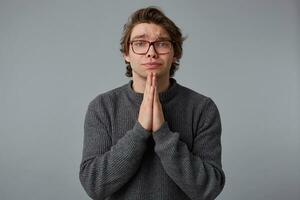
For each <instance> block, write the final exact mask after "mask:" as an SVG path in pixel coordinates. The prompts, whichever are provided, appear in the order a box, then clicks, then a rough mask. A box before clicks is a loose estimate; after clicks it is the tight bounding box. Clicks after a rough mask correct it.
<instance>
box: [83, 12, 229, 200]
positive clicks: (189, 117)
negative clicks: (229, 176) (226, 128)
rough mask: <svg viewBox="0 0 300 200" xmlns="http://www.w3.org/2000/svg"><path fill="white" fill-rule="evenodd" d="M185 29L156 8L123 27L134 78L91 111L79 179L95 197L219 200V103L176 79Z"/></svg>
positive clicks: (222, 180) (98, 99) (124, 46)
mask: <svg viewBox="0 0 300 200" xmlns="http://www.w3.org/2000/svg"><path fill="white" fill-rule="evenodd" d="M182 41H183V38H182V35H181V32H180V29H179V28H178V27H177V26H176V25H175V24H174V23H173V22H172V21H171V20H170V19H169V18H168V17H166V16H165V15H164V14H163V13H162V11H160V10H159V9H157V8H155V7H148V8H144V9H140V10H137V11H136V12H135V13H133V14H132V16H131V18H130V19H129V21H128V22H127V24H126V25H125V26H124V31H123V37H122V39H121V52H122V53H123V55H124V59H125V62H126V63H127V64H128V65H127V73H126V75H127V76H129V77H131V76H132V80H131V81H130V82H129V83H128V84H126V85H124V86H121V87H119V88H116V89H114V90H111V91H109V92H106V93H104V94H101V95H99V96H98V97H96V98H95V99H94V100H93V101H92V102H91V103H90V104H89V107H88V110H87V113H86V118H85V127H84V128H85V134H84V145H83V158H82V163H81V166H80V181H81V184H82V186H83V187H84V189H85V191H86V192H87V194H88V195H89V196H90V197H91V198H93V199H128V200H135V199H141V200H160V199H162V200H165V199H170V200H177V199H178V200H185V199H192V200H196V199H197V200H201V199H215V198H216V196H217V195H218V194H219V193H220V192H221V191H222V189H223V186H224V183H225V176H224V173H223V171H222V165H221V141H220V137H221V122H220V116H219V112H218V109H217V107H216V105H215V104H214V102H213V101H212V100H211V99H210V98H208V97H205V96H203V95H201V94H198V93H196V92H194V91H192V90H190V89H188V88H185V87H183V86H181V85H179V84H178V83H177V82H176V80H175V79H173V78H171V77H172V76H173V75H174V72H175V71H176V69H177V67H178V64H179V60H180V58H181V55H182Z"/></svg>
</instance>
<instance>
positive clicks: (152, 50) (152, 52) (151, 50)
mask: <svg viewBox="0 0 300 200" xmlns="http://www.w3.org/2000/svg"><path fill="white" fill-rule="evenodd" d="M146 56H147V57H148V58H156V57H157V53H156V50H155V48H154V46H153V44H152V45H150V47H149V50H148V52H147V54H146Z"/></svg>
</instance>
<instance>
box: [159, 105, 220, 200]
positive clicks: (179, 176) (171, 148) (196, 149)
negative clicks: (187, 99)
mask: <svg viewBox="0 0 300 200" xmlns="http://www.w3.org/2000/svg"><path fill="white" fill-rule="evenodd" d="M203 116H204V118H205V119H204V122H203V123H202V125H201V127H200V128H198V132H197V136H196V137H195V138H194V143H193V149H192V152H190V151H189V149H188V147H187V145H186V144H185V143H184V142H182V141H181V140H180V139H179V133H176V132H171V131H170V130H169V127H168V124H167V123H166V122H165V123H164V124H163V125H162V127H161V128H160V129H159V130H158V131H157V132H156V133H154V134H153V137H154V140H155V152H156V153H157V155H158V156H159V158H160V160H161V162H162V165H163V167H164V169H165V171H166V173H167V174H168V175H169V176H170V177H171V178H172V180H173V181H174V182H175V183H176V184H177V185H178V186H179V187H180V188H181V189H182V191H184V192H185V193H186V194H187V196H189V197H190V198H191V199H193V200H196V199H215V198H216V196H218V194H219V193H220V192H221V191H222V189H223V187H224V183H225V176H224V173H223V171H222V168H221V167H222V166H221V142H220V136H221V122H220V116H219V112H218V110H217V107H216V106H215V104H214V103H213V102H212V101H211V100H209V102H208V104H207V106H206V110H205V112H204V114H203Z"/></svg>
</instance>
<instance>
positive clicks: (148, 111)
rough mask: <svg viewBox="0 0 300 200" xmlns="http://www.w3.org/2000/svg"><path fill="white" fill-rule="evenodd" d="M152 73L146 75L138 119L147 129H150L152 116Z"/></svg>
mask: <svg viewBox="0 0 300 200" xmlns="http://www.w3.org/2000/svg"><path fill="white" fill-rule="evenodd" d="M152 79H153V74H152V73H149V74H148V76H147V81H146V86H145V91H144V96H143V101H142V104H141V107H140V111H139V117H138V121H139V123H140V124H141V125H142V127H143V128H144V129H146V130H148V131H152V118H153V117H152V116H153V108H152V107H153V97H154V86H153V85H152Z"/></svg>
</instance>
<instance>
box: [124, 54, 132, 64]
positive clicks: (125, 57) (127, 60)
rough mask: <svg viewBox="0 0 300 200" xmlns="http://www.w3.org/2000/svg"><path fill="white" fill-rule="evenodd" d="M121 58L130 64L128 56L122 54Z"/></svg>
mask: <svg viewBox="0 0 300 200" xmlns="http://www.w3.org/2000/svg"><path fill="white" fill-rule="evenodd" d="M123 57H124V59H125V60H126V62H129V63H130V57H129V55H126V54H123Z"/></svg>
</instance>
